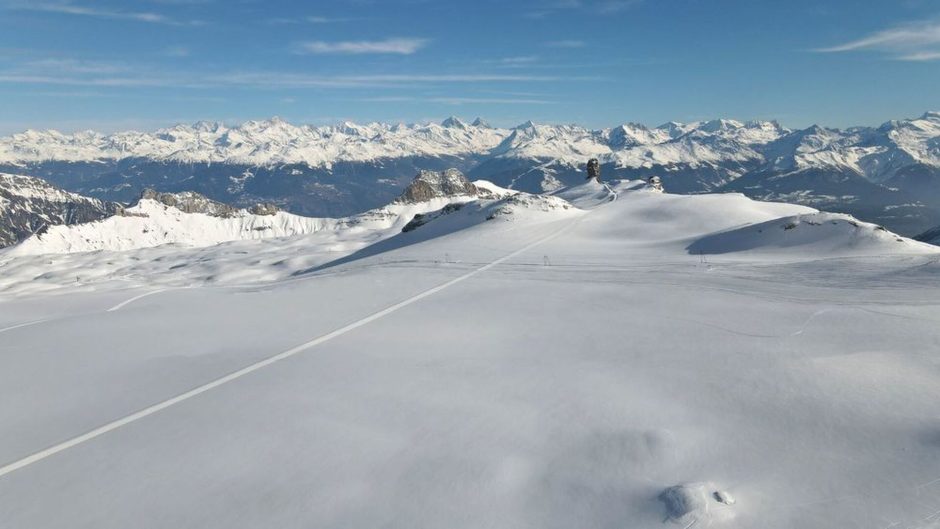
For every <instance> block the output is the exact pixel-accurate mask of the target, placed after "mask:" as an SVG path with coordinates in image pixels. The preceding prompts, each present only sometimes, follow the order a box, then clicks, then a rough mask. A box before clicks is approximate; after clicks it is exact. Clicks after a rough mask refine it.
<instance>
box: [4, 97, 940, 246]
mask: <svg viewBox="0 0 940 529" xmlns="http://www.w3.org/2000/svg"><path fill="white" fill-rule="evenodd" d="M590 158H597V159H598V160H599V161H600V163H601V166H602V171H603V174H604V175H605V177H606V178H610V179H624V178H625V179H632V180H646V179H648V178H649V177H651V176H654V175H655V176H660V177H662V179H663V184H664V185H665V186H666V188H667V189H669V190H670V192H673V193H702V192H726V191H733V192H741V193H744V194H746V195H748V196H749V197H752V198H758V199H762V200H775V201H787V202H797V203H800V204H804V205H808V206H812V207H817V208H823V209H828V210H836V211H840V212H844V213H848V214H852V215H854V216H856V217H858V218H860V219H862V220H867V221H870V222H875V223H878V224H881V225H884V226H885V227H887V228H889V229H891V230H894V231H898V232H900V233H902V234H905V235H915V234H917V233H920V232H922V231H924V230H926V229H928V228H930V227H932V226H936V225H938V224H940V113H937V112H928V113H925V114H923V115H922V116H920V117H918V118H914V119H903V120H893V121H889V122H887V123H884V124H883V125H881V126H879V127H853V128H850V129H845V130H838V129H829V128H824V127H819V126H812V127H809V128H807V129H803V130H790V129H787V128H785V127H783V126H781V125H780V124H779V123H776V122H773V121H750V122H740V121H735V120H729V119H716V120H711V121H699V122H693V123H675V122H670V123H666V124H664V125H661V126H659V127H647V126H645V125H641V124H637V123H626V124H623V125H619V126H616V127H613V128H608V129H602V130H591V129H588V128H584V127H579V126H577V125H544V124H535V123H532V122H527V123H524V124H522V125H520V126H518V127H515V128H513V129H503V128H494V127H491V126H489V125H487V124H486V123H485V122H483V121H482V120H475V121H473V122H471V123H466V122H464V121H461V120H460V119H457V118H448V119H447V120H445V121H444V122H442V123H439V124H438V123H429V124H421V125H401V124H396V125H392V124H381V123H370V124H367V125H357V124H354V123H343V124H340V125H335V126H326V127H311V126H295V125H291V124H289V123H287V122H285V121H283V120H280V119H271V120H266V121H249V122H246V123H244V124H242V125H238V126H231V127H230V126H226V125H222V124H217V123H205V122H200V123H196V124H193V125H188V126H185V125H179V126H176V127H172V128H169V129H164V130H160V131H157V132H155V133H139V132H124V133H116V134H112V135H102V134H98V133H94V132H81V133H76V134H71V135H68V134H61V133H59V132H55V131H27V132H24V133H21V134H15V135H13V136H10V137H6V138H0V171H7V172H17V173H26V174H30V175H34V176H38V177H42V178H46V179H47V180H49V181H50V182H51V183H53V184H54V185H58V186H60V187H62V188H64V189H67V190H69V191H72V192H76V193H80V194H83V195H86V196H92V197H96V198H99V199H103V200H112V201H121V202H132V201H133V200H135V199H136V198H137V197H139V196H140V193H141V192H142V191H143V190H144V189H146V188H153V189H156V190H157V191H160V192H178V191H196V192H198V193H201V194H202V195H205V196H206V197H208V198H210V199H212V200H216V201H219V202H223V203H226V204H232V205H234V206H236V207H251V206H253V205H255V204H258V203H262V202H264V203H273V204H277V205H278V206H279V207H281V208H283V209H285V210H287V211H290V212H292V213H295V214H301V215H307V216H331V217H338V216H348V215H352V214H355V213H359V212H361V211H365V210H368V209H372V208H377V207H381V206H382V205H384V204H388V203H389V202H390V201H391V200H393V199H394V198H395V197H397V196H398V195H399V194H400V193H401V191H402V189H404V188H405V187H407V186H408V184H409V183H410V181H411V178H412V177H413V175H414V174H415V173H417V172H419V171H422V170H427V171H443V170H445V169H447V168H457V169H459V170H461V171H463V172H464V173H466V174H467V175H468V176H469V177H470V178H471V179H472V180H478V179H484V180H489V181H491V182H493V183H494V184H496V185H498V186H501V187H505V188H510V189H514V190H518V191H526V192H530V193H542V192H547V191H549V192H550V191H554V190H557V189H560V188H563V187H566V186H570V185H574V184H577V183H578V182H580V181H583V179H584V164H585V162H586V161H587V160H588V159H590Z"/></svg>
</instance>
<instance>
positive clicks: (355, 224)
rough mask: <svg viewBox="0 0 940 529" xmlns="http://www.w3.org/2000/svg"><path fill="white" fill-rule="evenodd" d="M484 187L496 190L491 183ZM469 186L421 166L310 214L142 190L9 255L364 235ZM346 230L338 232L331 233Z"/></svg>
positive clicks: (458, 198) (463, 194) (471, 194)
mask: <svg viewBox="0 0 940 529" xmlns="http://www.w3.org/2000/svg"><path fill="white" fill-rule="evenodd" d="M482 185H484V186H488V187H489V188H490V190H489V191H488V192H489V193H499V190H500V188H498V187H496V186H493V185H492V184H488V183H483V184H482ZM477 193H478V191H477V188H476V187H475V186H474V185H473V184H472V183H471V182H470V181H468V180H467V179H466V177H464V176H463V174H461V173H460V172H459V171H456V170H448V171H445V172H441V173H434V172H430V171H423V172H421V173H420V174H418V176H416V177H415V179H414V181H413V182H412V183H411V185H410V186H408V188H407V189H406V190H405V191H404V192H403V193H402V195H401V197H399V198H398V199H397V200H395V201H394V202H393V203H391V204H389V205H387V206H384V207H382V208H378V209H375V210H370V211H366V212H364V213H361V214H358V215H354V216H352V217H346V218H337V219H332V218H311V217H301V216H298V215H292V214H290V213H286V212H283V211H275V212H273V213H270V214H258V213H257V212H252V211H257V210H258V209H263V208H253V209H252V210H251V211H249V210H244V209H242V210H236V209H234V208H231V207H230V206H227V205H225V204H220V203H217V202H214V201H211V200H208V199H206V198H205V197H203V196H201V195H199V194H197V193H192V192H186V193H177V194H171V193H155V192H153V191H146V192H144V194H143V197H142V198H141V200H139V201H138V203H137V204H136V205H135V206H133V207H130V208H127V209H126V210H124V211H122V213H121V214H120V215H115V216H113V217H110V218H107V219H104V220H100V221H97V222H89V223H85V224H78V225H60V226H53V227H50V228H49V229H47V230H45V231H44V232H43V233H41V234H36V235H33V236H31V237H29V238H27V239H26V240H24V241H23V242H21V243H20V244H19V245H17V246H16V247H14V248H12V249H10V250H9V254H10V255H42V254H53V253H76V252H89V251H97V250H108V251H124V250H131V249H136V248H149V247H154V246H161V245H164V244H176V245H182V246H189V247H202V246H212V245H215V244H219V243H222V242H229V241H240V240H252V239H270V238H283V237H294V236H298V235H307V234H311V233H316V232H320V231H324V230H329V231H330V232H333V233H334V234H337V233H338V232H343V231H348V232H350V234H360V236H363V237H364V242H371V241H374V240H376V239H377V238H380V237H381V236H383V235H385V234H387V233H389V232H391V233H394V232H395V231H397V230H400V229H401V228H402V227H403V226H404V225H405V224H407V223H408V222H409V221H410V220H411V219H412V217H414V216H415V215H418V214H423V213H428V212H432V211H436V210H439V209H441V208H442V207H444V206H446V205H448V204H451V203H461V202H466V201H469V200H473V199H474V198H475V197H476V196H477ZM336 236H337V237H340V238H346V237H345V236H343V235H336Z"/></svg>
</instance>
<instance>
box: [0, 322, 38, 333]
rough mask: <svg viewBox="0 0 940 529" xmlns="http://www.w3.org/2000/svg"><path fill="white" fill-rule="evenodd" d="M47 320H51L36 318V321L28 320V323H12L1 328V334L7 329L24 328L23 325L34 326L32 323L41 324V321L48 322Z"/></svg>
mask: <svg viewBox="0 0 940 529" xmlns="http://www.w3.org/2000/svg"><path fill="white" fill-rule="evenodd" d="M46 321H49V320H35V321H28V322H26V323H19V324H17V325H11V326H10V327H4V328H2V329H0V334H3V333H5V332H7V331H12V330H14V329H22V328H23V327H30V326H32V325H39V324H40V323H43V322H46Z"/></svg>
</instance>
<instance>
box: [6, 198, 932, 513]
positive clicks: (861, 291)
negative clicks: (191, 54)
mask: <svg viewBox="0 0 940 529" xmlns="http://www.w3.org/2000/svg"><path fill="white" fill-rule="evenodd" d="M555 199H557V200H555ZM561 199H565V200H567V201H569V202H570V203H571V204H573V205H574V206H577V207H563V206H560V204H564V205H565V206H566V205H567V203H564V202H563V201H562V200H561ZM487 219H491V220H487ZM396 233H397V232H396ZM323 237H327V235H325V234H313V235H309V236H302V237H295V238H291V239H283V240H265V241H240V242H235V243H228V244H223V245H219V246H213V247H209V248H202V249H198V248H197V249H193V248H180V247H159V248H151V249H143V250H134V251H131V252H97V253H90V254H74V255H63V256H20V257H16V256H10V255H7V254H0V359H2V364H0V365H2V369H0V426H2V432H3V435H0V467H3V469H2V470H0V527H4V528H5V527H10V528H18V529H19V528H42V529H55V528H68V529H75V528H79V527H89V528H92V527H93V528H96V529H104V528H121V529H124V528H128V527H138V528H144V527H146V528H183V527H192V528H200V529H208V528H219V529H231V528H275V527H277V528H310V527H334V528H341V527H348V528H363V527H411V528H417V527H427V528H442V527H447V528H458V527H466V528H480V527H499V528H509V527H520V528H521V527H526V528H530V527H538V528H572V527H580V528H589V527H597V528H601V527H603V528H608V527H609V528H613V527H617V528H624V527H630V528H644V527H661V526H663V524H666V525H667V526H669V525H672V524H676V526H679V527H691V526H693V525H694V526H695V527H708V526H711V527H744V528H795V527H800V528H804V527H819V528H832V527H861V528H873V529H880V528H888V527H895V528H902V527H903V528H931V527H940V282H938V278H940V253H938V251H937V250H938V249H937V248H936V247H932V246H928V245H925V244H921V243H916V242H913V241H910V240H907V239H902V238H899V237H897V236H894V235H893V234H890V233H888V232H884V231H882V230H878V229H876V228H875V227H874V226H872V225H866V224H864V223H857V222H856V221H854V220H852V219H849V218H846V217H844V216H839V215H826V214H818V213H816V212H815V211H814V210H811V209H809V208H805V207H802V206H791V205H784V204H768V203H760V202H754V201H751V200H749V199H746V198H744V197H743V196H740V195H700V196H678V195H669V194H658V193H654V192H650V191H649V190H646V189H641V188H640V186H639V185H638V183H636V182H623V183H619V184H617V183H615V184H613V189H607V188H605V187H604V186H601V185H598V184H586V185H584V186H579V187H577V188H573V189H569V190H566V191H563V192H561V193H560V194H559V196H558V197H552V199H548V198H545V197H533V198H532V199H531V200H529V201H528V202H527V201H525V200H520V201H516V202H513V203H509V202H506V200H505V199H504V200H502V201H479V202H475V203H471V204H468V205H466V206H464V207H462V208H460V209H459V210H458V211H456V212H454V213H452V214H450V215H444V216H442V217H440V218H437V219H434V220H432V221H431V222H429V223H427V224H426V225H424V226H421V227H420V228H418V229H416V230H413V231H410V232H408V233H399V234H393V233H391V232H389V233H387V234H386V236H385V237H386V238H384V239H382V240H380V241H378V242H376V241H375V240H372V239H370V240H369V241H368V242H369V244H347V245H344V246H342V247H341V248H340V247H335V246H334V247H332V249H330V248H329V245H328V244H316V243H317V241H322V240H323V239H322V238H323ZM350 252H352V253H350ZM346 254H349V255H348V256H347V257H345V258H342V259H340V260H339V261H338V262H335V260H336V259H339V258H341V257H343V256H344V255H346ZM331 262H333V263H332V265H331ZM324 265H326V266H324ZM281 353H285V354H283V355H282V356H281V357H279V359H278V361H276V362H271V363H262V364H258V363H259V362H263V361H264V360H265V359H269V358H272V357H275V356H276V355H279V354H281ZM252 366H254V367H252ZM245 368H250V370H249V371H244V372H242V373H243V374H240V375H238V376H236V377H232V378H230V379H223V378H222V377H225V376H226V375H229V374H232V373H239V372H240V371H239V370H243V369H245ZM220 380H221V382H220V383H218V384H217V385H211V384H212V383H213V381H220ZM207 384H210V386H206V385H207ZM194 388H195V389H199V388H202V389H200V390H199V391H198V392H197V393H194V394H190V395H191V396H187V392H189V391H191V390H193V389H194ZM180 395H182V396H183V397H182V398H180V399H177V400H170V399H174V397H177V396H180ZM161 403H169V404H166V405H165V407H162V408H160V409H156V410H154V411H152V412H147V413H144V414H138V415H136V416H135V415H134V414H135V413H137V412H139V411H141V410H148V409H149V407H151V406H154V405H159V404H161ZM101 427H105V429H104V430H99V431H97V432H98V433H95V432H96V429H98V428H101ZM87 432H92V433H91V435H89V436H86V437H85V438H81V437H79V436H82V435H83V434H85V433H87ZM76 438H78V439H76ZM70 440H75V441H73V442H71V443H70V442H69V441H70ZM62 443H66V444H64V445H63V444H62ZM48 448H52V449H53V450H52V451H50V452H48V453H46V454H43V452H42V451H43V450H45V449H48ZM36 453H39V454H40V455H39V457H36V458H33V459H30V456H31V455H33V454H36ZM4 465H6V466H4ZM671 487H678V488H673V489H671ZM667 490H669V491H670V492H669V493H667V494H664V492H665V491H667ZM716 493H719V494H716ZM677 498H678V499H677ZM719 499H723V500H724V501H719Z"/></svg>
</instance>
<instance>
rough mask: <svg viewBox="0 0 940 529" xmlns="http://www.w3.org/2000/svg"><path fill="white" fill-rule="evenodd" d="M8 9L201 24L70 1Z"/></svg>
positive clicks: (33, 4) (157, 14) (13, 4)
mask: <svg viewBox="0 0 940 529" xmlns="http://www.w3.org/2000/svg"><path fill="white" fill-rule="evenodd" d="M4 8H5V9H8V10H16V11H37V12H43V13H56V14H62V15H74V16H83V17H94V18H108V19H117V20H133V21H137V22H147V23H152V24H168V25H175V26H183V25H192V26H195V25H201V24H202V22H201V21H198V20H186V21H182V20H177V19H174V18H171V17H168V16H166V15H163V14H160V13H155V12H150V11H127V10H119V9H110V8H102V7H93V6H87V5H80V4H74V3H72V2H15V3H12V4H7V5H5V6H4Z"/></svg>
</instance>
